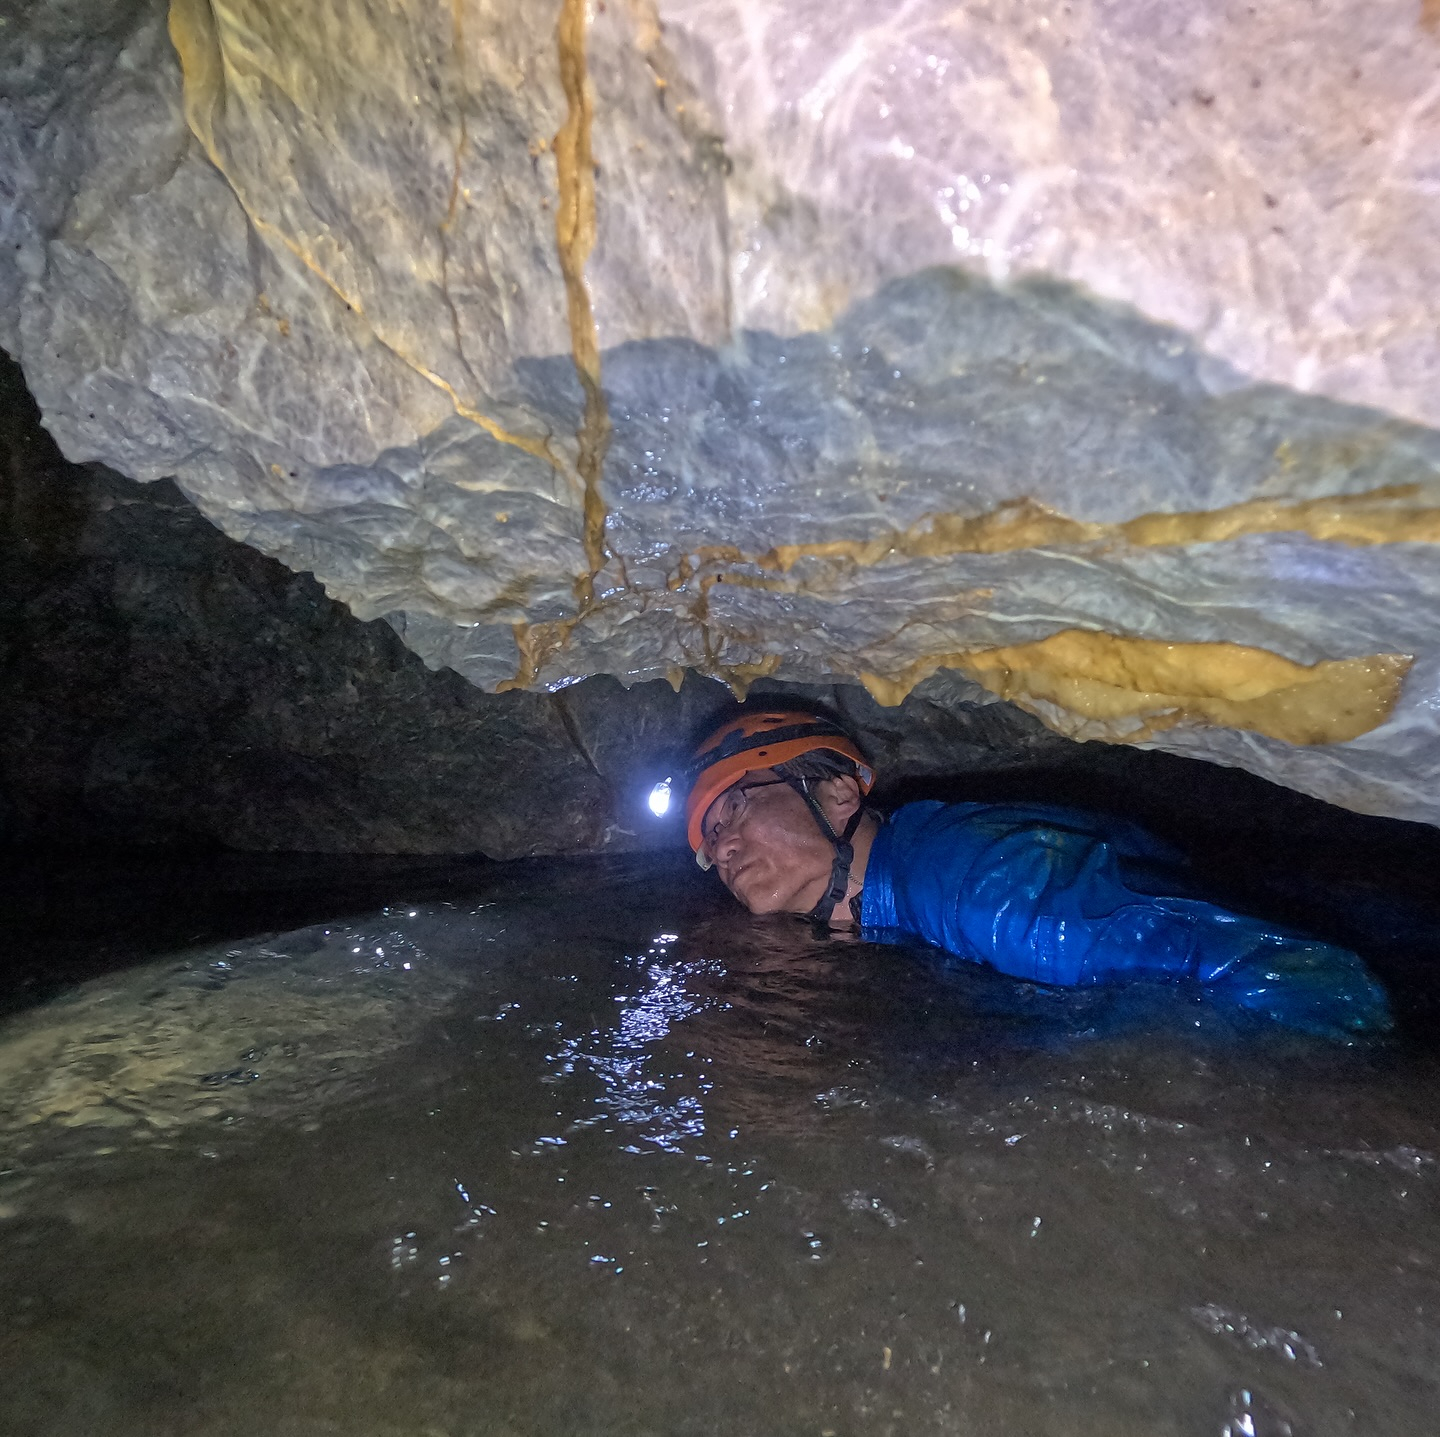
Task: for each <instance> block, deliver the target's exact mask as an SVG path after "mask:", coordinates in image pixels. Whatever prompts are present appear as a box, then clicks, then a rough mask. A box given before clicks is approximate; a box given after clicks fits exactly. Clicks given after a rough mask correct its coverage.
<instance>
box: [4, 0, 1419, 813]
mask: <svg viewBox="0 0 1440 1437" xmlns="http://www.w3.org/2000/svg"><path fill="white" fill-rule="evenodd" d="M0 19H3V22H4V23H3V25H0V87H3V97H4V104H3V107H0V156H3V160H0V163H3V171H4V181H3V183H0V344H3V346H4V347H5V348H7V349H9V350H10V351H11V352H12V353H13V354H15V355H16V357H17V358H18V359H19V360H20V362H21V364H22V365H23V367H24V370H25V373H26V376H27V380H28V382H29V384H30V386H31V388H32V389H33V391H34V393H35V395H36V397H37V399H38V401H39V403H40V406H41V409H42V412H43V415H44V420H45V423H46V425H47V426H48V427H49V429H50V430H51V432H52V433H53V434H54V435H55V436H56V438H57V439H58V441H59V443H60V444H61V446H62V448H63V450H64V451H65V453H66V454H67V455H68V456H69V457H70V458H71V459H73V460H77V461H88V460H99V461H103V462H104V463H105V464H107V465H110V466H112V467H114V468H115V469H118V470H119V471H121V472H122V473H124V474H127V475H129V476H131V477H132V478H135V479H139V480H153V479H158V478H161V477H167V476H173V477H174V478H176V480H177V481H178V483H179V484H180V486H181V487H182V489H183V490H184V492H185V493H186V494H188V495H189V496H190V497H191V498H192V499H193V500H194V502H195V503H196V504H197V505H198V506H199V508H200V509H201V510H202V512H203V513H204V514H206V515H207V516H208V517H209V518H210V519H211V520H212V521H213V522H214V523H215V524H217V525H218V526H219V527H220V528H221V529H223V530H224V531H225V533H227V534H229V535H231V536H232V537H234V538H238V539H242V540H244V541H246V542H248V543H250V544H252V545H254V546H255V547H257V548H258V549H260V550H262V551H263V552H265V553H266V554H269V555H272V556H274V557H276V558H278V559H280V560H282V561H283V562H284V563H285V564H287V565H289V566H290V567H291V568H293V569H296V570H304V571H310V572H313V573H314V574H315V575H316V576H317V578H318V579H319V580H320V581H321V583H322V584H323V585H324V586H325V588H326V590H327V591H328V592H329V593H330V594H332V595H333V596H335V597H336V598H338V599H341V600H343V601H344V602H345V603H346V604H348V605H349V606H350V608H351V609H352V610H353V611H354V612H355V613H356V614H357V615H359V616H360V617H362V618H375V617H384V618H386V619H388V620H389V622H390V623H391V624H393V625H394V627H395V628H396V629H397V630H398V631H399V633H400V634H401V636H402V637H403V639H404V640H405V642H406V643H407V644H408V645H409V646H410V647H411V648H412V649H414V650H415V651H416V652H417V653H419V654H420V655H421V656H422V657H423V658H424V659H425V660H426V661H427V662H428V663H430V664H431V665H432V666H436V667H440V666H449V667H451V668H454V669H456V670H458V671H459V672H460V673H461V674H463V675H465V676H466V677H467V678H469V679H470V680H471V681H472V682H473V683H475V684H477V685H479V686H480V687H481V688H483V689H486V690H491V691H497V690H505V689H508V688H529V689H547V688H548V689H556V688H559V687H562V686H564V685H566V684H569V683H571V682H573V681H575V680H577V679H579V678H582V677H584V676H586V675H589V674H595V673H608V674H613V675H616V676H618V677H619V678H620V679H621V680H622V681H623V682H625V683H627V684H628V683H632V682H636V681H640V680H647V679H655V678H669V679H671V681H672V682H676V683H678V682H679V679H680V676H681V675H682V673H683V672H684V671H685V670H686V669H694V670H698V671H700V672H703V673H707V674H711V675H713V676H715V677H716V678H719V679H723V680H725V681H727V682H729V683H731V684H732V686H734V687H736V688H737V689H738V690H743V689H744V687H745V685H746V684H747V683H748V682H751V681H753V679H754V678H755V677H757V676H766V677H771V676H773V677H778V678H781V679H795V680H800V681H805V682H825V681H834V680H851V681H854V682H857V683H861V684H863V685H864V686H865V687H866V688H867V689H868V690H869V691H870V693H871V694H872V695H874V696H875V697H876V698H877V699H879V700H880V701H881V702H882V703H893V702H898V701H899V700H900V699H901V698H903V696H904V695H905V694H906V693H907V692H908V691H909V690H910V689H911V688H913V687H914V686H915V685H916V684H918V683H921V682H924V681H925V680H926V679H927V678H928V677H929V676H930V675H932V674H934V673H936V672H937V671H941V670H947V671H952V672H954V673H958V674H960V675H962V676H963V677H964V679H965V680H966V681H968V682H969V683H970V684H971V685H973V692H974V693H975V694H976V695H977V696H984V697H987V698H988V697H994V698H995V699H997V700H999V699H1008V700H1011V701H1013V702H1015V703H1018V704H1020V705H1021V706H1022V707H1025V708H1027V709H1029V710H1030V711H1031V712H1032V713H1035V714H1037V715H1038V716H1039V717H1041V718H1042V719H1043V720H1044V721H1045V722H1046V723H1048V724H1050V725H1051V726H1052V727H1053V728H1056V729H1058V730H1059V731H1061V732H1062V733H1066V734H1070V735H1072V736H1074V737H1078V738H1084V739H1101V740H1107V741H1111V742H1128V743H1139V744H1146V745H1151V746H1155V747H1160V748H1165V749H1169V750H1171V751H1174V752H1179V753H1185V754H1192V755H1197V756H1200V757H1206V758H1210V759H1212V760H1215V761H1217V762H1221V763H1226V764H1232V765H1238V766H1241V767H1244V768H1247V769H1250V770H1252V771H1254V772H1256V773H1259V774H1262V775H1264V776H1266V777H1268V778H1272V779H1274V780H1276V781H1278V782H1281V783H1284V784H1287V785H1289V786H1291V787H1293V788H1296V789H1300V790H1302V791H1305V792H1308V793H1312V794H1316V795H1318V796H1320V797H1323V798H1327V799H1330V800H1331V801H1333V802H1337V803H1340V804H1344V805H1346V806H1349V807H1352V808H1355V809H1358V810H1361V811H1364V812H1373V813H1384V814H1391V815H1394V816H1399V817H1404V818H1413V819H1421V820H1425V821H1428V822H1432V823H1436V822H1440V637H1437V636H1440V549H1437V545H1440V431H1437V428H1436V426H1437V425H1440V8H1437V6H1436V5H1435V4H1434V3H1432V0H1425V3H1424V4H1417V3H1415V0H1322V3H1318V4H1312V3H1308V0H1307V3H1300V0H1280V3H1278V4H1275V5H1270V6H1254V7H1252V6H1245V5H1241V4H1232V3H1223V0H1200V3H1196V4H1193V5H1186V6H1179V5H1176V6H1158V5H1133V6H1114V5H1108V4H1101V3H1099V0H1072V3H1070V4H1040V5H1036V4H1034V3H1031V0H994V3H989V4H974V5H964V6H958V5H947V4H943V3H940V0H907V3H905V4H901V5H894V6H876V5H874V4H872V3H868V0H826V3H824V4H821V3H819V0H655V3H649V0H608V3H602V0H592V3H591V4H590V5H588V6H587V5H585V4H584V3H583V0H558V3H557V0H526V3H523V4H522V3H519V0H454V3H453V4H452V5H439V4H433V3H420V0H390V3H381V0H308V3H305V4H294V3H290V0H285V3H282V0H172V3H170V4H169V5H166V4H164V3H157V0H52V3H48V4H39V3H29V0H8V3H4V4H0Z"/></svg>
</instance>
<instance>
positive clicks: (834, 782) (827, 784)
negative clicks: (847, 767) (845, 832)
mask: <svg viewBox="0 0 1440 1437" xmlns="http://www.w3.org/2000/svg"><path fill="white" fill-rule="evenodd" d="M813 791H814V794H815V797H816V799H817V800H818V801H819V804H820V807H821V808H822V809H823V810H824V811H825V817H826V818H828V819H829V820H830V826H831V828H833V829H834V830H835V831H836V833H839V832H840V830H841V829H842V828H844V827H845V825H846V824H847V823H849V821H850V819H851V816H852V815H853V814H854V812H855V810H856V809H857V808H859V807H860V799H861V794H860V784H859V781H858V780H857V779H856V778H855V776H854V775H853V774H848V773H841V774H836V776H835V777H834V778H822V779H821V780H820V782H819V783H817V784H816V785H815V787H814V790H813Z"/></svg>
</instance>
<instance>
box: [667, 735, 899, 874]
mask: <svg viewBox="0 0 1440 1437" xmlns="http://www.w3.org/2000/svg"><path fill="white" fill-rule="evenodd" d="M816 749H829V750H830V751H831V752H832V753H838V754H840V755H841V756H842V757H844V758H848V759H850V760H851V761H852V762H853V763H854V764H855V766H856V768H857V769H858V770H859V773H858V774H857V777H858V779H859V781H860V791H861V793H869V792H870V789H871V787H872V785H873V784H874V782H875V774H874V772H873V770H872V769H871V768H870V765H869V764H868V763H866V761H865V756H864V754H862V753H861V752H860V750H859V748H857V747H856V744H855V740H854V739H852V738H851V737H850V735H849V734H847V733H846V732H845V730H844V729H842V728H841V727H839V725H838V724H834V723H832V722H831V721H830V720H829V719H827V718H821V717H819V715H817V714H812V713H804V712H803V711H801V710H799V709H759V710H757V711H756V712H755V713H747V714H741V716H740V717H739V718H737V719H731V720H730V721H729V722H728V723H723V724H721V725H720V727H719V728H717V729H716V730H715V732H714V733H712V734H711V735H710V737H709V738H707V739H706V740H705V741H704V742H703V743H701V745H700V746H699V747H698V748H697V749H696V750H695V753H694V756H693V758H692V759H691V762H690V792H689V794H688V795H687V796H686V799H685V831H686V836H687V837H688V838H689V840H690V847H691V848H692V849H693V850H694V851H695V852H696V853H697V854H698V853H699V852H700V846H701V842H702V838H701V833H700V824H701V821H702V820H703V819H704V817H705V813H706V811H707V810H708V809H709V807H710V805H711V804H712V803H714V802H715V800H716V799H717V798H719V797H720V795H721V794H722V793H724V792H725V790H726V789H727V788H729V787H730V786H731V785H732V784H734V783H736V782H738V781H739V780H740V779H742V778H744V776H745V775H746V774H747V773H754V772H755V770H756V769H761V768H774V767H775V765H776V764H778V763H788V762H789V761H790V760H791V759H792V758H799V757H800V755H801V754H802V753H813V752H814V751H815V750H816Z"/></svg>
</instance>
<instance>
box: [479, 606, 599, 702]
mask: <svg viewBox="0 0 1440 1437" xmlns="http://www.w3.org/2000/svg"><path fill="white" fill-rule="evenodd" d="M580 617H581V616H580V615H578V614H577V615H576V616H575V617H574V618H573V619H555V620H553V621H551V622H550V623H544V624H527V623H524V622H523V621H522V622H520V623H517V624H515V625H514V626H513V628H512V632H513V633H514V635H515V647H516V648H517V649H519V650H520V666H519V668H518V669H516V671H515V677H514V678H513V679H504V680H502V681H501V682H500V683H498V684H496V685H495V692H496V693H497V694H503V693H509V692H510V691H511V690H512V689H528V688H529V687H530V686H531V684H533V683H534V682H535V680H536V678H537V677H538V676H539V673H540V670H541V669H543V668H544V667H545V665H546V664H548V663H549V662H550V660H551V659H552V658H554V656H555V655H556V654H558V653H559V652H560V650H561V649H563V648H564V647H565V645H566V644H568V643H569V642H570V635H571V633H572V632H573V630H574V628H575V625H576V624H578V623H579V622H580Z"/></svg>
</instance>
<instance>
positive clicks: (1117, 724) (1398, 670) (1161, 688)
mask: <svg viewBox="0 0 1440 1437" xmlns="http://www.w3.org/2000/svg"><path fill="white" fill-rule="evenodd" d="M1411 663H1412V660H1411V658H1410V657H1409V656H1408V655H1406V654H1371V655H1369V656H1367V657H1364V658H1354V659H1327V660H1323V661H1321V662H1320V663H1315V664H1298V663H1295V662H1293V661H1292V660H1290V659H1286V658H1282V657H1281V656H1280V655H1279V654H1273V653H1270V652H1269V651H1268V650H1266V649H1257V648H1250V647H1248V646H1246V645H1244V644H1230V643H1197V644H1167V643H1163V642H1161V641H1159V640H1156V639H1130V638H1123V637H1121V636H1119V635H1116V634H1106V633H1095V632H1091V631H1088V630H1082V629H1064V630H1062V631H1061V632H1059V633H1057V634H1052V635H1051V636H1050V637H1049V638H1048V639H1041V640H1039V641H1038V642H1036V643H1031V644H1017V645H1013V646H1011V647H1007V648H997V649H972V650H967V651H963V652H959V653H952V654H936V655H933V656H931V657H929V658H925V659H920V660H918V661H916V662H915V663H913V664H911V665H910V666H909V667H908V668H907V669H906V670H905V671H904V672H903V673H901V674H899V675H898V676H895V677H892V678H886V677H882V676H881V675H879V674H873V673H862V674H861V675H860V680H861V682H862V683H863V684H864V685H865V687H866V688H867V689H869V691H870V693H871V694H872V695H873V696H874V697H875V699H876V701H877V702H879V703H882V704H887V705H894V704H898V703H900V702H901V700H902V699H904V697H905V695H906V694H908V693H909V692H910V690H911V689H913V688H914V687H915V685H916V684H918V683H920V682H921V681H922V680H924V679H926V678H928V677H929V676H930V675H931V674H933V673H934V672H935V671H936V670H937V669H942V668H948V669H957V670H959V671H960V672H961V673H963V674H965V675H966V677H968V678H971V679H973V680H974V681H975V682H976V683H979V684H981V685H983V686H984V687H985V688H987V689H989V691H990V692H991V693H992V694H998V695H999V696H1000V697H1001V698H1004V699H1009V700H1011V701H1012V702H1013V703H1016V704H1019V705H1020V707H1021V708H1024V709H1028V710H1029V711H1030V712H1031V713H1035V714H1037V715H1038V717H1040V718H1042V719H1044V720H1045V721H1046V722H1047V723H1049V724H1050V725H1051V727H1056V728H1061V729H1062V731H1068V730H1067V729H1066V728H1065V727H1064V726H1062V725H1061V724H1059V723H1056V722H1055V719H1054V715H1053V713H1048V712H1047V706H1050V705H1053V706H1054V708H1056V709H1060V710H1063V711H1064V713H1066V714H1073V715H1075V716H1076V717H1077V718H1078V719H1080V720H1084V721H1090V722H1092V723H1095V724H1098V725H1100V726H1101V727H1102V729H1103V728H1109V729H1110V732H1109V733H1107V734H1106V736H1107V737H1110V738H1112V739H1119V740H1124V739H1134V738H1145V737H1149V735H1150V733H1153V732H1155V731H1157V730H1159V729H1164V728H1170V727H1173V726H1174V725H1175V724H1178V723H1184V722H1191V723H1206V724H1216V725H1219V726H1221V727H1224V728H1235V729H1248V730H1250V731H1251V732H1254V733H1261V734H1265V735H1266V736H1267V737H1269V738H1275V739H1281V740H1283V741H1284V742H1286V743H1293V744H1319V743H1344V742H1345V741H1346V740H1348V739H1353V738H1358V737H1359V736H1360V735H1361V734H1363V733H1368V732H1369V731H1370V730H1371V729H1373V728H1375V727H1376V726H1377V725H1378V724H1380V723H1383V722H1384V720H1385V719H1386V718H1388V717H1389V715H1390V711H1391V710H1392V709H1393V708H1394V707H1395V702H1396V700H1397V699H1398V698H1399V697H1400V685H1401V682H1402V680H1403V679H1404V677H1405V675H1406V673H1408V672H1409V669H1410V665H1411Z"/></svg>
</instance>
